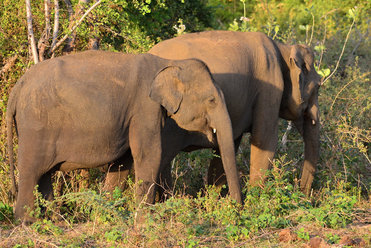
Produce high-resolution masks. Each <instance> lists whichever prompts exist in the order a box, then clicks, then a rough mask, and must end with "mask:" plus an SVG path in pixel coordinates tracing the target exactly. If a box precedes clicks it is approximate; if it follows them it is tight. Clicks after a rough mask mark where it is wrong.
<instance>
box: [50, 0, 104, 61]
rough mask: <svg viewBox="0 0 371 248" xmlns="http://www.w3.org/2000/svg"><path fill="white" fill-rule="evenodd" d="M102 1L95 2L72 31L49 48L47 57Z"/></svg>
mask: <svg viewBox="0 0 371 248" xmlns="http://www.w3.org/2000/svg"><path fill="white" fill-rule="evenodd" d="M102 1H103V0H99V1H98V2H96V3H95V4H93V5H92V6H91V7H90V8H89V9H88V10H87V11H86V12H85V14H84V15H83V16H82V17H81V18H80V20H79V21H78V22H77V23H76V24H75V26H73V27H72V29H71V30H70V31H69V32H68V33H67V34H66V35H65V36H63V38H62V39H61V40H60V41H58V42H57V44H55V46H54V47H52V48H51V50H50V51H49V55H50V54H52V53H53V52H54V51H55V50H56V49H57V48H58V47H59V46H60V45H61V44H62V43H63V42H64V41H65V40H66V39H67V38H68V36H69V35H70V34H71V33H72V32H73V31H75V30H76V29H77V27H78V26H79V25H80V24H81V23H82V21H83V20H84V19H85V17H86V16H87V15H89V13H90V12H91V11H92V10H93V9H95V8H96V7H97V6H98V5H99V4H100V3H101V2H102Z"/></svg>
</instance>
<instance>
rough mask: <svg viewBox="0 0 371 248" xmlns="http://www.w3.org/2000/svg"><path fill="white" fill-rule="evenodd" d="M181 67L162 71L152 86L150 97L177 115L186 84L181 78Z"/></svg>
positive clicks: (166, 68) (169, 67)
mask: <svg viewBox="0 0 371 248" xmlns="http://www.w3.org/2000/svg"><path fill="white" fill-rule="evenodd" d="M180 70H181V68H180V67H177V66H167V67H165V68H163V69H162V70H160V71H159V72H158V73H157V75H156V76H155V78H154V79H153V82H152V84H151V89H150V93H149V97H150V98H151V99H152V100H153V101H155V102H157V103H159V104H161V105H162V106H163V107H164V108H165V109H166V110H167V111H168V112H169V113H170V114H175V113H176V112H177V111H178V109H179V107H180V103H181V102H182V100H183V93H184V84H183V82H182V81H181V80H180V78H179V74H180Z"/></svg>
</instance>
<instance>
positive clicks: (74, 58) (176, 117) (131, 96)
mask: <svg viewBox="0 0 371 248" xmlns="http://www.w3.org/2000/svg"><path fill="white" fill-rule="evenodd" d="M167 119H171V120H173V121H174V122H175V123H177V126H179V127H182V128H184V129H186V130H189V131H192V132H199V133H202V134H204V136H205V137H207V139H208V141H209V142H214V143H215V141H214V140H215V139H217V143H218V144H219V149H220V150H221V154H222V159H223V164H224V165H225V166H226V167H225V170H226V171H227V178H228V183H229V185H230V187H231V190H230V192H231V195H232V197H233V198H234V199H235V200H236V201H238V202H240V203H241V201H242V200H241V192H240V185H239V181H238V173H237V168H236V164H235V155H234V154H235V152H234V145H233V134H232V127H231V121H230V118H229V115H228V112H227V108H226V105H225V101H224V97H223V93H222V92H221V90H220V89H219V87H218V86H216V85H214V83H213V79H212V76H211V75H210V73H209V70H208V68H207V66H206V65H205V64H204V63H203V62H201V61H199V60H195V59H188V60H181V61H173V60H167V59H162V58H159V57H157V56H154V55H151V54H143V55H125V54H120V53H111V52H102V51H88V52H83V53H78V54H74V55H67V56H62V57H59V58H55V59H50V60H47V61H44V62H42V63H39V64H37V65H35V66H33V67H32V68H30V69H29V70H28V72H27V73H26V74H25V75H24V76H23V77H22V78H21V79H20V80H19V81H18V82H17V84H16V85H15V86H14V88H13V90H12V92H11V95H10V98H9V103H8V110H7V127H8V131H7V132H8V145H9V147H8V149H9V159H10V164H11V168H13V152H12V149H13V148H12V124H13V122H14V123H15V125H16V131H17V133H18V136H19V138H18V147H19V149H18V170H19V190H18V196H17V202H16V207H15V214H16V217H17V218H21V219H26V218H27V216H25V208H24V207H25V206H28V207H31V208H32V206H33V202H34V196H33V190H34V188H35V186H36V185H39V190H40V191H41V193H42V194H43V195H44V196H45V197H50V195H51V194H52V185H51V174H52V173H53V172H54V171H56V170H61V171H69V170H74V169H80V168H94V167H98V166H101V165H104V164H107V163H111V162H115V161H120V160H122V159H124V158H125V156H127V154H128V152H129V151H130V153H131V154H132V157H133V161H134V168H135V171H136V178H135V180H136V182H138V181H141V183H140V185H139V186H137V187H136V195H137V200H138V202H139V201H141V200H142V199H143V197H144V196H146V197H147V198H146V201H147V202H150V203H153V202H154V189H155V186H156V185H157V184H158V174H159V170H160V164H161V159H162V155H163V153H164V150H163V142H162V138H161V133H162V132H163V125H164V123H165V121H166V120H167ZM215 133H216V134H215Z"/></svg>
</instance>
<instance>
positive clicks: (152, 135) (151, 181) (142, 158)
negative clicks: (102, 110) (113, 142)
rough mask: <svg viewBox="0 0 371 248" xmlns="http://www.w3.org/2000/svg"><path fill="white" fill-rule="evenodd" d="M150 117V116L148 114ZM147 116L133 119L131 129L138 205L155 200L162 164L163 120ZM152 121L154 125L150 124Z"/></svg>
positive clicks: (130, 141) (131, 146) (151, 202)
mask: <svg viewBox="0 0 371 248" xmlns="http://www.w3.org/2000/svg"><path fill="white" fill-rule="evenodd" d="M147 118H148V116H147ZM147 118H146V117H143V119H140V118H138V120H136V119H133V120H132V121H131V126H130V129H129V145H130V149H131V153H132V156H133V160H134V171H135V193H136V194H135V195H136V201H137V205H138V206H139V205H140V204H141V203H143V202H145V203H150V204H153V203H154V202H155V192H156V189H157V185H158V175H159V171H160V165H161V129H160V127H161V122H160V121H161V120H157V119H156V120H154V119H152V120H151V119H149V120H147ZM148 123H151V124H152V126H148Z"/></svg>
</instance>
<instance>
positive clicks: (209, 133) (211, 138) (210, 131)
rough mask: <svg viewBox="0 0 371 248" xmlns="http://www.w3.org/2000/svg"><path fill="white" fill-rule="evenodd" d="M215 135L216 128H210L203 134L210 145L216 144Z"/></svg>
mask: <svg viewBox="0 0 371 248" xmlns="http://www.w3.org/2000/svg"><path fill="white" fill-rule="evenodd" d="M216 133H217V130H216V128H212V127H210V128H208V129H207V131H206V133H205V134H206V137H207V139H208V141H209V142H210V143H212V144H216V142H217V138H216V135H217V134H216Z"/></svg>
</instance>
